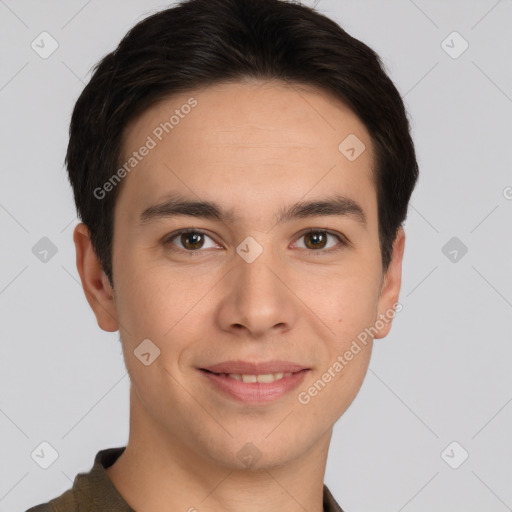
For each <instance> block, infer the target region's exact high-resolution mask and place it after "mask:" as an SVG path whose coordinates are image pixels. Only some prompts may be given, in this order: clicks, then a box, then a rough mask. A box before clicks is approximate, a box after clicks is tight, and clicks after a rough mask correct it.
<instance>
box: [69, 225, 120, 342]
mask: <svg viewBox="0 0 512 512" xmlns="http://www.w3.org/2000/svg"><path fill="white" fill-rule="evenodd" d="M73 242H74V243H75V249H76V267H77V269H78V273H79V274H80V279H81V281H82V287H83V289H84V293H85V297H86V299H87V302H89V305H90V306H91V309H92V310H93V312H94V314H95V315H96V320H97V322H98V325H99V326H100V328H101V329H103V330H104V331H109V332H114V331H117V330H118V329H119V324H118V322H117V309H116V305H115V302H114V291H113V289H112V287H111V286H110V283H109V281H108V278H107V276H106V274H105V272H104V271H103V268H102V267H101V263H100V261H99V259H98V257H97V256H96V252H95V251H94V248H93V246H92V243H91V237H90V231H89V229H88V228H87V226H86V225H85V224H84V223H82V222H81V223H80V224H78V225H77V226H76V227H75V230H74V231H73Z"/></svg>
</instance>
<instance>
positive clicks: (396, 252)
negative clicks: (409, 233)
mask: <svg viewBox="0 0 512 512" xmlns="http://www.w3.org/2000/svg"><path fill="white" fill-rule="evenodd" d="M404 249H405V232H404V230H403V228H402V227H400V228H399V229H398V231H397V234H396V237H395V240H394V242H393V250H392V254H391V261H390V263H389V266H388V269H387V271H386V274H385V276H384V278H383V280H382V287H381V293H380V297H379V303H378V308H377V311H378V313H377V318H376V319H375V320H376V321H375V323H376V327H377V329H378V332H377V334H376V335H375V338H384V337H386V336H387V335H388V333H389V331H390V329H391V324H392V319H393V317H394V316H395V304H397V303H398V298H399V296H400V288H401V285H402V260H403V256H404Z"/></svg>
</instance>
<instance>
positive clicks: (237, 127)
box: [118, 80, 376, 215]
mask: <svg viewBox="0 0 512 512" xmlns="http://www.w3.org/2000/svg"><path fill="white" fill-rule="evenodd" d="M144 147H147V148H150V149H149V150H144V151H142V150H143V148H144ZM347 150H348V153H347ZM354 151H355V152H356V153H355V156H356V158H354ZM134 152H136V153H138V154H137V157H134V156H133V155H134ZM142 152H143V153H144V156H141V155H140V153H142ZM359 153H360V154H359ZM134 158H136V159H137V162H136V165H135V166H134V167H133V168H132V169H130V171H129V172H128V173H127V176H126V178H124V182H123V184H122V185H123V190H122V193H121V194H120V199H119V200H118V201H121V202H123V201H124V202H126V201H129V203H130V204H131V205H132V206H135V207H136V208H132V210H133V211H135V210H138V211H139V212H140V211H141V210H142V209H144V208H147V207H148V206H150V205H151V204H152V203H155V201H158V200H159V199H161V198H162V197H164V196H165V195H166V194H168V193H172V192H175V191H179V192H182V193H185V194H186V195H188V196H191V197H194V196H195V198H196V199H197V198H201V199H215V200H216V201H217V202H219V201H220V202H222V203H226V204H227V203H229V206H230V207H232V208H233V209H236V208H237V207H239V208H240V209H243V208H247V207H248V206H250V204H248V203H247V200H248V199H250V200H251V201H254V206H256V205H258V206H259V207H261V206H262V205H263V202H268V204H269V205H270V203H272V202H274V203H275V202H280V203H288V202H291V201H292V200H293V201H296V200H297V199H301V198H307V195H308V193H309V194H312V195H315V196H318V195H319V194H320V195H321V194H322V193H326V192H329V193H331V192H334V191H336V192H340V193H343V194H345V195H347V196H349V197H352V198H354V199H355V198H356V197H357V198H358V202H359V203H365V204H366V208H367V209H369V210H372V209H374V206H375V205H372V202H374V200H375V197H376V196H375V191H374V179H373V146H372V141H371V138H370V135H369V133H368V131H367V129H366V127H365V126H364V124H363V123H362V122H361V121H360V119H359V118H358V117H357V116H356V115H355V114H354V113H353V112H352V110H351V109H349V108H348V107H347V106H346V105H344V104H343V103H342V102H341V101H339V100H337V99H336V98H334V97H333V96H331V95H330V94H328V93H326V92H325V91H321V90H319V89H316V88H313V87H311V86H304V85H298V84H293V85H287V84H284V83H283V82H279V81H256V80H255V81H252V82H235V83H224V84H216V85H213V86H209V87H205V88H203V89H199V90H194V91H189V92H184V93H179V94H175V95H173V96H172V97H169V98H168V99H165V100H162V101H160V102H159V103H157V104H156V105H154V106H153V107H151V108H150V109H148V110H146V111H145V112H143V113H142V114H141V115H140V116H139V117H138V118H137V119H136V120H135V121H134V122H132V123H131V124H130V125H129V126H128V127H127V129H126V130H125V133H124V136H123V144H122V152H121V165H122V164H123V163H126V162H128V161H129V160H130V159H134ZM132 163H135V162H132ZM128 167H129V166H128ZM288 196H289V198H290V201H287V197H288ZM369 213H370V215H371V211H370V212H369Z"/></svg>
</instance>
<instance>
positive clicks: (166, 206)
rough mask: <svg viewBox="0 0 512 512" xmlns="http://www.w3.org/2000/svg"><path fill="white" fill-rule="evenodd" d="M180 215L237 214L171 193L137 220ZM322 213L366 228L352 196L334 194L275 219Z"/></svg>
mask: <svg viewBox="0 0 512 512" xmlns="http://www.w3.org/2000/svg"><path fill="white" fill-rule="evenodd" d="M180 215H187V216H190V217H201V218H204V219H211V220H217V221H221V222H235V221H236V220H237V218H238V217H237V215H236V214H235V212H234V211H233V210H225V209H223V208H222V207H221V206H220V205H219V204H217V203H215V202H213V201H195V200H190V199H187V198H185V197H182V196H179V195H173V196H170V197H168V198H166V199H165V200H163V201H162V202H160V203H157V204H154V205H152V206H150V207H148V208H146V209H145V210H144V211H143V212H142V213H141V214H140V223H141V224H146V223H148V222H151V221H153V220H157V219H167V218H171V217H176V216H180ZM321 216H343V217H348V218H352V219H354V220H356V221H357V222H359V223H360V224H361V225H362V226H363V227H364V228H365V229H366V226H367V220H366V215H365V212H364V209H363V208H362V207H361V206H360V205H359V203H357V202H356V201H354V200H353V199H351V198H348V197H345V196H343V195H334V196H329V197H326V198H319V199H315V200H311V201H300V202H298V203H295V204H293V205H291V206H289V207H283V208H281V209H280V210H279V211H278V213H277V215H276V222H277V223H278V224H282V223H284V222H289V221H291V220H294V219H304V218H309V217H321Z"/></svg>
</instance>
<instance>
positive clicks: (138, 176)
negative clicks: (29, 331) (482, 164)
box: [75, 81, 404, 468]
mask: <svg viewBox="0 0 512 512" xmlns="http://www.w3.org/2000/svg"><path fill="white" fill-rule="evenodd" d="M191 98H192V99H191ZM186 105H188V107H187V106H186ZM173 114H174V118H173V119H172V120H171V121H170V123H171V124H172V127H171V128H170V126H171V124H168V125H165V122H166V121H167V122H169V120H170V118H171V116H172V115H173ZM161 123H164V124H163V125H162V124H161ZM162 126H164V127H165V128H166V129H167V131H166V129H165V128H163V127H162ZM351 134H352V135H351ZM349 135H350V136H351V137H352V139H348V140H349V141H351V142H352V144H349V146H351V147H355V154H356V155H357V153H358V152H359V151H360V149H361V148H362V147H363V146H361V145H359V144H360V143H362V144H364V147H365V149H364V150H363V151H362V153H361V154H360V155H359V156H357V158H355V159H354V158H353V157H354V152H351V151H350V149H347V143H345V145H343V144H342V146H341V149H340V144H341V143H342V142H343V141H344V140H345V139H346V138H347V137H348V136H349ZM354 136H355V137H357V139H358V140H359V142H357V139H354V138H353V137H354ZM354 141H356V142H357V144H358V145H356V146H354V144H355V143H354ZM144 146H145V147H146V148H149V149H148V150H147V151H145V150H142V149H141V148H142V147H144ZM134 151H135V152H137V155H138V156H136V157H135V158H137V163H136V164H135V161H132V164H135V165H133V166H130V165H128V166H127V168H129V169H130V171H129V172H127V173H126V174H127V175H126V176H125V177H124V178H123V182H122V184H121V187H122V188H121V189H120V193H119V196H118V199H117V203H116V207H115V215H114V240H113V260H112V261H113V282H114V288H113V289H110V287H109V285H108V282H107V280H106V278H105V276H104V274H101V276H100V273H101V270H99V266H98V265H96V263H95V262H93V253H92V251H91V250H89V251H88V250H87V249H88V248H89V249H90V247H89V246H87V243H88V242H87V240H88V239H87V240H86V231H84V230H83V226H82V228H81V229H82V231H80V226H79V227H78V228H77V230H76V233H75V242H76V243H77V251H78V253H79V258H78V259H79V260H82V261H83V262H84V263H82V264H80V263H79V270H80V274H81V276H82V282H83V283H84V288H86V294H87V297H88V299H89V302H90V304H91V307H92V308H93V309H94V311H95V313H96V316H97V319H98V323H99V325H100V327H102V328H103V329H105V330H109V331H114V330H117V329H119V331H120V336H121V339H122V344H123V351H124V357H125V362H126V366H127V369H128V370H129V372H130V378H131V382H132V389H131V393H132V415H137V417H136V423H138V424H139V425H144V428H145V429H146V430H150V431H151V432H152V434H153V435H154V436H155V437H154V438H157V437H158V438H159V439H161V440H164V439H167V441H168V442H169V443H171V444H172V443H175V444H176V445H179V446H180V447H182V449H184V450H187V451H188V452H189V453H190V454H193V455H194V456H196V457H198V458H205V459H207V460H208V461H210V462H214V463H216V464H220V465H222V466H225V467H231V468H243V467H244V466H245V467H247V466H248V465H255V466H258V467H271V466H272V465H275V464H286V463H287V462H289V461H292V460H294V459H296V458H297V457H300V456H301V455H302V454H304V453H306V452H308V451H310V450H312V449H315V448H319V447H323V448H325V447H326V446H327V445H328V439H329V438H330V434H331V429H332V426H333V424H334V423H335V422H336V420H337V419H338V418H339V417H340V416H341V415H342V414H343V413H344V411H345V410H346V409H347V408H348V407H349V405H350V404H351V402H352V401H353V399H354V398H355V396H356V394H357V392H358V390H359V388H360V386H361V384H362V381H363V378H364V376H365V373H366V371H367V368H368V363H369V360H370V354H371V347H372V336H369V335H368V332H371V333H373V335H375V337H377V338H380V337H384V336H385V335H386V334H387V332H388V331H389V328H390V326H391V319H392V316H393V306H394V305H396V302H397V300H398V293H399V289H400V274H401V260H402V254H403V244H404V236H403V231H400V232H399V236H398V237H397V240H396V242H395V245H394V250H393V256H392V261H391V265H390V267H389V269H388V271H387V273H386V274H385V275H383V271H382V267H381V253H380V247H379V238H378V218H377V195H376V188H375V182H374V178H373V174H372V167H373V157H374V153H373V146H372V142H371V139H370V136H369V133H368V132H367V130H366V128H365V126H364V125H363V123H362V122H361V121H360V120H359V119H358V118H357V117H356V115H355V114H354V113H352V112H351V110H349V109H348V108H347V107H345V106H344V105H343V104H341V103H340V102H338V101H336V100H335V99H334V98H332V97H330V96H329V95H327V94H326V93H324V92H321V91H319V90H316V89H313V88H309V87H299V86H298V85H294V86H293V87H291V86H287V85H285V84H283V83H280V82H260V81H254V82H244V83H231V84H222V85H215V86H210V87H207V88H205V89H202V90H198V91H194V92H189V93H183V94H180V95H176V96H173V97H172V98H170V99H168V100H165V101H163V102H161V103H159V104H158V105H156V106H154V107H153V108H151V109H150V110H147V111H145V112H144V113H143V114H142V115H141V116H140V117H139V118H138V119H137V120H136V121H135V122H134V123H132V124H131V125H130V126H129V127H128V129H127V130H126V132H125V136H124V144H123V162H128V161H129V159H130V157H133V152H134ZM143 153H144V156H143V155H142V154H143ZM347 155H348V156H350V157H351V158H348V156H347ZM191 202H194V203H201V204H190V203H191ZM206 203H208V204H206ZM309 203H310V204H309ZM183 230H186V231H187V232H183ZM80 233H82V235H80ZM95 265H96V266H95ZM95 272H97V273H95ZM111 295H113V297H111ZM384 317H385V318H384ZM365 329H366V330H365ZM363 333H366V337H365V335H364V334H363ZM143 340H146V341H143ZM363 340H364V341H363ZM141 343H142V345H141ZM227 374H230V376H228V375H227ZM267 374H273V375H272V376H269V375H267ZM276 374H277V375H276ZM242 375H243V376H242ZM255 375H256V377H254V376H255ZM240 379H242V380H240ZM254 381H256V382H254ZM260 381H261V382H260Z"/></svg>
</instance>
